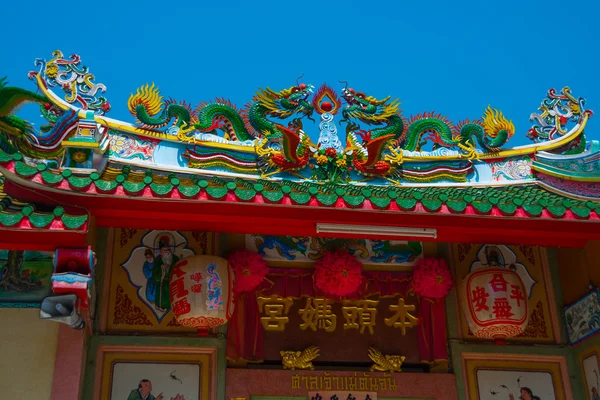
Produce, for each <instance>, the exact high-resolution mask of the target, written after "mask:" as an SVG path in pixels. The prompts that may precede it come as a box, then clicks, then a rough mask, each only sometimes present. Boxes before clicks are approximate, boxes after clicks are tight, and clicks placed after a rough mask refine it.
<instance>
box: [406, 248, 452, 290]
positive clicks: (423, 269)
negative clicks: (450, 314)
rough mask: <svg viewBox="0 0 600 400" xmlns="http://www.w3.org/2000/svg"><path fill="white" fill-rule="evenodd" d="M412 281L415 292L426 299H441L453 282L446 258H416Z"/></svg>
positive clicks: (450, 288)
mask: <svg viewBox="0 0 600 400" xmlns="http://www.w3.org/2000/svg"><path fill="white" fill-rule="evenodd" d="M412 281H413V287H414V290H415V293H416V294H418V295H419V296H422V297H425V298H428V299H443V298H444V297H446V296H447V295H448V293H450V290H452V285H453V284H454V280H453V279H452V274H451V273H450V269H449V268H448V264H447V263H446V260H444V259H443V258H435V257H423V258H420V259H418V260H417V262H416V264H415V267H414V269H413V276H412Z"/></svg>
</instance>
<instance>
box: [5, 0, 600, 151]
mask: <svg viewBox="0 0 600 400" xmlns="http://www.w3.org/2000/svg"><path fill="white" fill-rule="evenodd" d="M124 3H125V2H124ZM126 3H127V4H126V5H122V4H121V2H113V1H103V2H94V3H85V4H84V3H81V2H67V3H61V4H60V5H58V4H57V3H55V2H48V1H43V2H41V1H27V2H26V1H13V2H8V4H6V5H5V6H4V7H3V9H4V16H3V18H2V30H3V33H4V36H3V39H2V41H0V59H1V60H2V63H0V76H4V75H6V76H8V78H9V82H10V83H11V84H13V85H18V86H22V87H25V88H30V89H32V88H34V86H33V83H32V82H31V81H29V80H28V79H27V72H28V71H30V70H33V69H35V68H34V66H33V60H34V59H35V58H37V57H43V58H45V59H49V58H50V57H51V52H52V51H53V50H55V49H60V50H62V51H63V53H64V54H65V55H70V54H72V53H78V54H79V55H80V56H81V57H82V60H83V63H84V64H86V65H87V66H89V67H90V69H91V71H92V73H93V74H94V75H95V76H96V82H101V83H104V84H105V85H107V87H108V91H107V93H106V97H107V98H108V100H109V101H110V102H111V104H112V107H113V108H112V110H111V112H110V113H109V115H110V116H112V117H114V118H119V119H125V120H128V121H132V118H131V116H130V115H129V113H128V111H127V98H128V96H129V94H130V93H131V92H134V91H135V89H136V88H137V87H138V86H140V85H142V84H144V83H146V82H155V83H156V84H157V85H158V86H159V88H160V90H161V92H162V94H163V95H164V96H165V97H173V98H175V99H177V100H187V101H188V102H192V103H193V104H196V103H198V102H200V101H203V100H210V99H213V98H215V97H217V96H219V97H225V98H229V99H230V100H232V101H233V102H234V103H236V104H238V105H240V106H242V105H243V104H244V103H246V102H248V101H249V100H250V99H251V97H252V95H253V94H254V92H255V91H256V89H257V87H265V86H269V87H271V88H272V89H276V90H280V89H282V88H285V87H289V86H291V85H293V84H294V83H295V80H296V78H297V77H298V76H299V75H301V74H304V76H305V77H304V79H303V81H304V82H306V83H311V84H313V85H315V86H317V87H318V86H319V85H320V84H322V83H324V82H327V83H328V84H330V85H331V86H333V87H334V88H336V89H339V88H341V87H342V85H341V84H339V83H338V81H339V80H347V81H349V82H350V86H351V87H353V88H355V89H357V90H360V91H364V92H366V93H367V94H371V95H374V96H376V97H379V98H380V97H385V96H387V95H392V96H393V97H398V98H399V99H400V100H401V102H402V105H401V107H402V109H403V111H404V114H405V115H406V116H410V115H411V114H416V113H420V112H423V111H432V110H435V111H436V112H440V113H442V114H445V115H447V116H448V117H449V118H450V119H451V120H453V121H458V120H461V119H464V118H471V119H475V118H478V117H480V116H481V114H482V112H483V110H484V109H485V107H487V105H488V104H491V105H492V106H493V107H496V108H499V109H501V110H502V111H503V112H504V113H505V115H506V116H507V117H509V118H510V119H512V120H513V122H514V123H515V125H516V127H517V133H516V134H515V137H514V138H513V139H512V140H511V142H510V144H511V145H519V144H526V143H529V141H528V140H527V139H526V138H525V133H526V131H527V129H529V127H530V122H529V115H530V114H531V113H532V112H534V111H535V110H536V109H537V107H538V105H539V103H540V101H541V100H542V99H543V98H544V97H545V95H546V92H547V90H548V89H549V88H552V87H555V88H557V89H558V90H560V89H561V88H562V87H563V86H565V85H568V86H570V87H571V89H572V91H573V94H574V95H575V96H583V97H586V98H587V101H588V103H587V106H588V107H589V108H591V109H594V108H596V109H598V110H599V111H600V79H599V77H598V74H599V71H600V70H599V67H598V60H599V59H600V51H599V49H600V24H599V23H598V18H597V15H598V13H599V12H600V5H598V4H597V2H593V1H580V2H564V1H563V2H558V1H543V2H542V1H524V0H521V1H502V2H499V1H485V0H479V1H453V2H442V1H432V2H428V1H419V2H418V1H411V2H406V1H361V2H354V1H326V2H325V1H323V2H311V1H303V2H290V1H286V2H283V1H252V2H249V1H228V2H227V1H210V2H209V1H195V2H186V1H170V2H155V1H135V2H133V1H127V2H126ZM86 4H90V5H86ZM598 118H600V117H599V116H596V118H593V119H592V120H591V122H590V124H589V125H588V127H589V128H588V130H587V135H588V138H590V137H591V138H595V139H598V138H599V137H600V136H599V134H598V132H599V131H600V125H599V124H598V122H596V119H598ZM305 128H306V129H307V130H310V129H313V130H314V131H317V130H318V129H317V127H316V126H315V127H314V128H308V127H307V126H305ZM313 135H314V133H313V134H312V135H311V136H313Z"/></svg>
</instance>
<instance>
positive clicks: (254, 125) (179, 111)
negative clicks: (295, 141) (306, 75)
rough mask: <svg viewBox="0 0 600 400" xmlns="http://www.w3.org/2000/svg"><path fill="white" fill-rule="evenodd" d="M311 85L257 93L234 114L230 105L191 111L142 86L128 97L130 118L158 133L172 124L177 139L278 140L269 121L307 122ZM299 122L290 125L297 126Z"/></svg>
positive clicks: (210, 105) (278, 130) (275, 128)
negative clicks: (220, 135) (216, 135)
mask: <svg viewBox="0 0 600 400" xmlns="http://www.w3.org/2000/svg"><path fill="white" fill-rule="evenodd" d="M311 91H312V86H311V85H306V84H303V83H302V84H297V85H296V86H292V87H290V88H288V89H284V90H281V91H279V92H276V91H274V90H271V89H269V88H267V89H262V90H260V91H259V92H258V93H257V94H256V95H255V96H254V98H253V102H252V104H251V105H250V106H249V107H248V108H247V109H246V110H242V111H240V110H237V109H236V108H235V106H233V105H232V104H231V103H230V102H229V101H226V100H222V99H217V100H216V101H215V102H209V103H201V104H200V105H199V106H198V107H197V108H196V109H195V110H194V111H192V110H191V108H190V107H189V105H187V104H185V103H180V104H178V103H176V102H174V101H173V100H167V101H163V97H162V96H161V95H160V92H159V90H158V88H156V87H155V86H154V84H152V86H149V85H144V86H142V87H141V88H138V89H137V91H136V93H135V94H132V95H131V96H130V97H129V101H128V106H129V111H130V112H131V114H132V115H133V116H134V117H135V118H136V119H137V121H138V122H139V123H140V125H141V126H142V127H144V128H147V129H160V128H163V127H165V126H167V125H168V124H169V123H171V124H172V125H173V126H174V127H175V128H176V130H177V132H178V136H179V137H180V138H181V137H183V135H188V134H189V133H191V132H193V131H200V132H207V133H208V132H214V131H216V130H222V131H223V132H224V134H225V136H226V137H227V138H228V139H230V140H238V141H246V140H254V139H255V138H257V137H266V138H268V139H277V138H281V137H282V136H283V133H282V129H281V125H279V124H276V123H274V122H271V121H270V120H269V119H268V117H276V118H279V119H286V118H290V117H292V116H294V115H296V114H302V115H303V116H306V117H308V118H310V116H311V114H312V112H313V106H312V105H311V104H310V102H308V101H307V98H308V97H309V96H310V93H311ZM299 120H300V118H297V119H295V120H294V121H293V122H294V124H295V125H296V126H297V125H298V123H299Z"/></svg>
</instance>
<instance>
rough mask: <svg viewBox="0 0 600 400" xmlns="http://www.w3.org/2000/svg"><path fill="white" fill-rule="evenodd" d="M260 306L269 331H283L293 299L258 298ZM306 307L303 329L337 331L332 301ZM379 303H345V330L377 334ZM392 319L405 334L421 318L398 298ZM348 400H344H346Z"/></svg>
mask: <svg viewBox="0 0 600 400" xmlns="http://www.w3.org/2000/svg"><path fill="white" fill-rule="evenodd" d="M257 301H258V307H259V311H260V313H261V318H260V321H261V323H262V326H263V328H264V329H265V330H266V331H277V332H283V331H284V330H285V326H286V324H287V323H288V322H289V321H290V319H289V317H288V313H289V310H290V307H291V306H292V304H293V302H294V301H293V299H292V298H291V297H281V296H277V295H271V296H269V297H262V296H261V297H258V298H257ZM303 301H304V302H305V303H304V307H303V308H301V309H300V310H299V311H298V313H299V314H300V318H301V321H302V322H301V323H300V326H299V327H300V329H301V330H307V329H310V330H312V331H317V330H320V331H324V332H334V331H335V330H336V328H337V327H338V325H339V324H338V322H341V321H339V320H338V317H339V316H338V315H336V314H335V313H334V312H333V311H332V305H333V303H334V302H333V301H332V300H329V299H325V298H321V297H316V298H313V297H307V298H305V299H304V300H303ZM378 305H379V300H367V299H364V300H354V301H344V302H343V303H342V318H343V327H344V329H346V330H348V329H356V330H358V331H359V332H360V333H361V334H362V333H364V332H365V331H368V332H369V333H370V334H371V335H372V334H373V333H374V328H375V322H376V317H377V312H378V309H377V306H378ZM388 308H389V311H390V313H389V317H388V318H385V319H384V322H385V324H386V325H387V326H389V327H393V328H399V329H400V331H401V333H402V335H406V328H412V327H413V326H415V325H417V324H418V323H419V319H418V318H417V317H415V316H414V315H412V314H411V312H414V311H415V310H416V307H415V306H414V305H413V304H406V303H405V301H404V299H403V298H401V297H400V298H398V301H397V304H393V305H390V306H389V307H388ZM326 400H329V399H326ZM344 400H345V399H344ZM373 400H374V399H373Z"/></svg>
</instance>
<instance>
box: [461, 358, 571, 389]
mask: <svg viewBox="0 0 600 400" xmlns="http://www.w3.org/2000/svg"><path fill="white" fill-rule="evenodd" d="M462 360H463V367H464V374H465V384H466V387H465V395H466V396H465V399H466V400H568V399H572V398H573V397H572V394H571V382H570V379H569V372H568V369H567V361H566V359H565V358H564V357H562V356H546V355H527V354H494V353H463V354H462Z"/></svg>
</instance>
